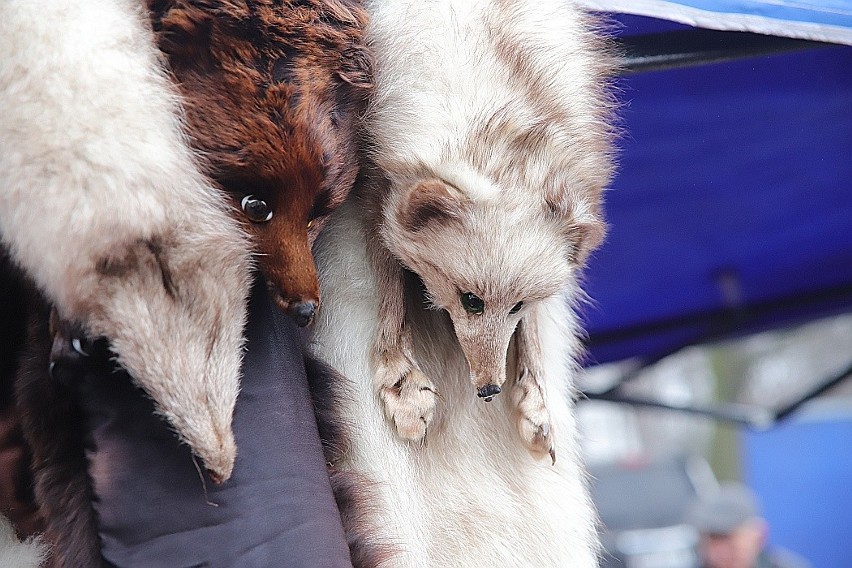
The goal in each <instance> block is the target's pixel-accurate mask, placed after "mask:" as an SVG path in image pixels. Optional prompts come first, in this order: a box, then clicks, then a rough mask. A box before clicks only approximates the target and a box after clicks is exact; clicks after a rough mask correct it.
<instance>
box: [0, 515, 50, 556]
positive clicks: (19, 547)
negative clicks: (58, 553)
mask: <svg viewBox="0 0 852 568" xmlns="http://www.w3.org/2000/svg"><path fill="white" fill-rule="evenodd" d="M47 552H48V548H47V546H45V544H44V543H43V542H42V541H41V540H39V539H38V538H31V539H29V540H27V541H25V542H21V541H19V540H18V537H17V535H15V529H14V528H13V527H12V523H10V522H9V519H7V518H6V517H4V516H3V515H0V566H3V568H37V567H38V566H41V564H42V562H44V561H45V560H46V559H47Z"/></svg>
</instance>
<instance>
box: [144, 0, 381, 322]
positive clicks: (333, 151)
mask: <svg viewBox="0 0 852 568" xmlns="http://www.w3.org/2000/svg"><path fill="white" fill-rule="evenodd" d="M148 5H149V7H150V9H151V18H152V21H153V23H154V29H155V31H156V34H157V38H158V42H159V46H160V48H161V49H162V50H163V52H164V53H165V54H166V55H167V56H168V59H169V63H170V66H171V70H172V73H173V74H174V76H175V78H176V80H177V81H176V82H177V85H178V86H179V88H180V92H181V94H182V96H183V99H184V101H185V107H186V116H187V123H188V125H189V135H190V138H191V140H192V143H193V145H194V147H195V148H197V149H198V150H199V151H200V152H201V153H202V154H203V155H204V157H205V162H206V168H207V172H208V174H209V175H210V176H211V177H212V178H213V179H214V180H215V181H216V182H218V184H219V185H220V186H221V187H223V188H224V189H226V190H227V192H228V194H230V196H231V197H232V200H233V204H234V206H235V209H236V208H239V207H240V206H241V205H242V207H243V212H241V213H240V214H239V215H238V217H240V218H241V219H242V220H243V221H244V222H246V224H247V229H248V230H249V232H250V233H251V234H252V236H253V237H254V241H255V244H256V249H257V250H258V252H260V257H259V262H260V266H261V268H262V269H263V272H264V274H265V275H266V278H267V280H268V282H269V286H270V290H271V292H272V294H273V297H274V298H275V300H276V303H277V304H278V305H279V306H280V307H281V308H282V309H284V310H286V311H288V312H289V313H290V314H291V315H292V316H294V318H295V320H296V322H297V323H298V324H300V325H307V324H308V323H309V322H310V321H311V318H312V317H313V313H314V310H315V309H316V307H317V305H318V302H319V289H318V285H317V279H316V269H315V267H314V263H313V258H312V256H311V251H310V247H311V245H312V244H313V241H314V239H315V238H316V236H317V234H318V233H319V231H320V229H321V228H322V225H323V224H324V222H325V218H326V217H327V216H328V214H329V213H331V211H332V210H334V209H335V208H336V207H337V205H338V204H340V203H341V202H342V201H343V199H344V198H345V196H346V194H347V193H348V191H349V189H350V188H351V187H352V183H353V182H354V181H355V175H356V173H357V169H358V162H357V152H356V148H355V116H356V113H357V112H359V111H361V110H363V102H364V101H365V99H366V93H367V90H368V88H369V84H370V77H369V56H368V53H367V51H366V49H365V47H364V44H363V32H364V26H365V22H366V13H365V12H364V10H363V9H362V8H361V7H360V5H359V3H358V2H356V1H354V0H311V1H307V2H305V1H295V0H283V1H282V0H248V1H244V2H231V1H226V0H202V1H191V2H190V1H187V0H149V1H148ZM269 215H271V217H270V218H269V219H267V216H269Z"/></svg>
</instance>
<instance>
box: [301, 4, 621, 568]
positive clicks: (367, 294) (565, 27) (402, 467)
mask: <svg viewBox="0 0 852 568" xmlns="http://www.w3.org/2000/svg"><path fill="white" fill-rule="evenodd" d="M367 5H368V9H369V11H370V12H371V23H370V24H369V33H368V37H369V40H370V42H371V45H372V47H373V48H374V50H375V62H376V63H375V93H374V97H373V99H372V101H371V103H370V106H369V109H368V112H367V115H366V117H365V134H366V137H367V140H368V144H369V146H368V148H369V149H368V154H369V159H370V161H371V162H372V163H373V164H374V165H375V166H377V167H378V169H379V171H380V172H381V174H382V175H383V176H384V177H385V178H386V179H387V180H388V183H387V187H388V188H389V189H388V190H387V195H384V194H383V193H382V190H381V189H377V188H376V187H370V186H366V187H365V186H362V187H356V189H355V190H354V193H353V198H351V199H350V200H349V201H348V202H347V203H345V204H344V205H343V206H342V207H341V209H340V210H338V212H336V213H335V214H334V215H333V216H332V217H331V219H330V221H329V224H328V225H327V227H326V229H325V232H324V233H323V234H322V235H321V236H320V238H319V240H318V242H317V244H316V247H315V257H316V260H317V266H318V269H319V277H320V288H321V293H322V297H323V307H322V309H321V310H320V312H319V315H318V318H317V321H316V328H315V331H314V338H313V349H314V351H315V352H316V353H317V354H318V355H319V356H320V357H321V358H323V359H324V360H326V361H327V362H328V363H329V364H331V365H332V366H333V367H335V368H336V369H337V370H339V371H340V372H341V373H342V375H343V376H344V377H345V380H346V381H347V383H348V385H347V390H348V391H349V392H351V393H352V396H351V398H350V399H347V400H345V401H343V403H342V408H341V413H342V415H343V417H344V418H345V419H346V420H347V421H348V422H350V423H351V424H352V426H353V427H352V431H353V437H354V440H353V445H352V451H351V453H350V455H349V456H348V457H347V458H346V459H345V460H344V463H343V464H339V465H338V464H335V465H336V467H338V468H339V469H343V470H347V469H348V470H351V471H355V472H358V473H360V474H362V475H363V476H365V477H366V478H368V479H370V480H372V481H373V482H374V486H373V489H374V491H375V492H376V494H377V495H378V500H377V502H376V503H374V506H375V510H376V515H377V516H378V525H379V526H380V527H381V534H379V535H377V536H378V537H379V539H380V540H383V541H385V542H387V543H388V544H390V545H391V546H395V547H396V548H397V551H398V553H397V554H396V555H395V556H393V557H392V558H391V559H390V560H388V561H387V562H385V563H384V564H382V567H383V568H390V567H399V568H403V567H404V568H417V567H435V568H437V567H464V568H478V567H482V568H484V567H489V568H490V567H493V566H500V567H518V568H520V567H524V568H528V567H536V568H539V567H554V568H555V567H572V568H577V567H579V568H585V567H590V566H596V565H597V553H598V543H597V538H596V535H595V523H596V516H595V512H594V510H593V507H592V505H591V502H590V499H589V497H588V492H587V489H586V482H585V473H584V471H583V468H582V466H581V463H580V459H579V456H578V444H577V440H576V436H577V432H576V425H575V418H574V412H573V402H572V394H573V390H572V389H573V387H572V384H571V377H572V375H573V373H574V371H575V363H574V360H575V357H576V355H577V351H578V349H579V342H578V340H577V334H578V333H577V329H576V325H577V324H576V318H575V315H574V314H573V311H572V309H571V305H573V304H574V303H575V302H576V299H577V297H578V296H579V295H580V292H579V288H578V284H577V282H576V270H574V268H568V269H560V270H555V271H552V270H546V269H545V268H542V267H540V266H528V265H529V264H530V263H532V260H531V259H532V258H535V257H536V255H538V258H541V256H540V255H541V251H539V250H537V251H536V252H535V253H534V254H532V253H531V252H530V251H531V250H532V249H538V248H540V247H541V246H543V245H547V244H548V243H549V244H551V245H552V246H553V249H552V253H551V254H552V255H554V256H555V257H560V258H561V257H562V256H563V255H565V258H566V260H564V261H561V260H560V261H554V264H556V265H557V266H563V265H564V266H565V267H567V266H568V260H567V259H568V258H569V257H570V255H568V254H567V251H564V250H560V248H559V247H560V246H563V245H565V242H567V241H568V240H569V239H568V237H560V236H557V235H558V231H557V230H554V227H556V226H557V225H558V224H559V223H557V221H555V220H554V219H553V218H552V216H549V213H547V212H546V209H547V208H546V207H545V199H544V197H545V196H550V194H549V193H548V192H553V195H552V197H554V199H555V201H558V202H559V203H558V205H560V207H561V206H563V205H565V206H567V207H565V210H564V216H565V217H564V219H562V221H560V222H561V223H562V226H565V227H567V226H568V225H569V224H570V223H577V224H579V225H583V224H586V223H589V224H597V225H600V226H601V227H602V222H601V220H600V219H599V217H598V216H597V212H598V211H599V206H600V203H599V200H600V191H601V188H602V186H603V184H605V183H607V181H608V176H609V173H610V161H609V156H608V151H609V143H608V140H609V137H610V129H609V127H608V126H607V118H608V114H609V113H608V108H609V102H608V100H607V97H606V94H605V92H604V89H603V88H602V86H601V83H602V82H604V75H605V67H606V65H605V64H602V63H600V61H599V59H598V58H605V57H604V56H602V55H598V54H596V51H595V48H594V46H595V45H596V42H595V40H594V38H593V36H592V35H591V33H590V27H589V22H588V21H587V19H586V17H585V16H584V15H583V14H582V13H581V12H579V11H578V10H577V9H575V8H574V7H573V6H572V5H571V4H570V3H568V2H564V1H562V0H543V1H539V2H532V1H529V2H524V1H520V0H502V1H501V0H398V1H397V0H381V1H380V0H373V1H371V2H368V3H367ZM495 35H502V37H508V38H510V39H511V40H512V41H514V42H516V43H517V44H518V45H519V46H521V47H523V48H524V49H525V53H526V54H527V55H530V57H531V61H529V62H528V63H529V67H528V69H530V68H532V69H533V71H532V77H521V78H520V79H521V81H524V80H527V81H529V83H528V84H523V82H519V78H518V77H517V76H515V75H514V74H513V71H512V70H511V69H510V68H509V67H508V66H507V62H506V61H505V59H503V60H501V59H500V57H498V56H497V55H496V54H495V47H494V44H493V42H492V39H493V37H495ZM531 92H533V93H534V95H532V96H531V95H530V93H531ZM535 94H537V95H539V96H540V97H542V99H541V100H543V101H544V103H543V104H544V105H545V106H547V112H545V113H544V115H545V116H549V117H551V118H552V117H554V116H556V117H558V118H557V119H554V120H553V121H552V123H548V124H546V125H545V127H544V129H543V131H542V136H541V137H540V138H537V139H535V140H533V141H531V143H530V144H527V145H525V148H524V149H523V150H522V151H519V150H518V148H517V147H514V146H513V145H512V143H513V139H514V138H516V137H517V135H518V134H519V133H523V132H524V131H526V130H528V129H529V128H530V126H534V125H535V124H536V121H537V120H539V119H540V118H541V116H542V113H541V112H540V110H541V109H540V108H539V109H537V108H536V107H535V105H536V104H537V103H536V101H535V100H533V99H534V97H535ZM494 116H499V117H500V120H499V121H498V122H499V125H498V127H497V128H496V129H495V131H494V133H493V135H492V136H491V137H490V138H487V139H483V138H482V136H481V134H479V132H481V127H482V126H483V125H484V124H486V123H488V122H489V120H490V119H491V118H492V117H494ZM424 171H425V172H427V173H426V174H425V175H426V176H427V177H428V176H430V175H431V176H437V177H440V178H442V179H443V180H444V181H445V182H448V183H449V184H451V185H453V186H455V187H456V189H459V190H460V191H462V192H463V193H464V194H465V196H466V197H467V198H468V199H470V200H472V201H473V202H474V203H475V205H474V206H473V208H472V209H473V210H475V211H480V212H481V213H475V214H473V215H479V217H476V218H477V219H479V221H476V223H474V227H473V229H471V230H472V231H473V232H474V233H476V237H475V238H474V237H472V238H471V239H470V240H465V239H464V238H462V237H448V238H445V237H447V235H443V234H438V233H440V232H441V231H442V229H441V225H440V224H438V225H436V228H431V229H429V230H428V231H423V233H422V234H423V236H422V238H421V239H420V240H418V239H417V238H414V239H412V238H411V235H410V234H408V235H405V234H404V229H403V228H402V226H401V225H400V223H399V222H397V220H396V219H395V218H394V216H395V215H398V214H399V213H398V212H396V213H394V211H397V210H399V209H400V208H401V207H402V209H404V206H401V205H400V203H402V202H403V201H404V199H405V198H404V196H405V195H406V193H405V192H407V191H410V188H411V187H412V186H414V185H416V184H417V183H418V182H419V181H420V180H421V179H422V177H423V175H424V174H423V172H424ZM498 180H499V181H498ZM371 209H372V210H375V209H380V210H381V211H382V212H383V213H382V219H381V226H380V227H371V226H366V225H365V223H366V222H367V220H368V219H369V218H370V216H369V215H368V214H367V211H369V210H371ZM501 211H502V213H500V212H501ZM389 212H390V213H389ZM489 215H498V216H499V215H502V217H499V218H498V217H493V216H492V217H489ZM489 218H490V219H492V220H493V222H491V221H488V219H489ZM539 223H540V224H539ZM451 225H452V224H450V223H448V224H447V226H451ZM460 225H462V226H467V225H465V224H464V223H460ZM600 232H602V229H601V231H600ZM378 233H380V234H381V242H382V243H383V246H386V247H388V248H389V249H390V250H391V251H392V252H394V254H397V255H398V257H400V256H403V257H404V256H407V257H410V258H415V259H416V258H423V257H425V258H426V259H427V260H428V262H426V263H425V264H424V266H435V267H437V268H435V270H434V271H435V272H436V273H441V274H442V275H443V274H446V275H449V276H448V278H450V280H451V281H452V283H456V281H457V280H463V279H464V277H465V272H466V271H467V272H471V273H474V272H475V273H477V274H478V276H477V275H473V276H472V278H477V277H481V276H482V274H491V278H492V284H493V286H492V288H493V289H495V290H500V289H502V288H501V287H506V286H508V285H509V284H508V281H509V280H515V281H518V280H520V281H523V280H524V278H523V275H524V273H525V271H524V269H525V268H527V267H529V268H530V270H531V271H532V272H535V274H538V273H539V272H547V273H548V274H549V277H548V276H544V278H550V281H547V282H538V283H537V284H536V285H535V286H534V288H536V289H540V290H551V291H550V292H547V294H550V295H549V296H548V297H545V298H543V299H541V298H536V302H530V303H531V304H534V305H531V306H528V307H527V308H525V309H526V310H535V311H536V314H535V315H536V316H537V317H535V318H530V319H529V321H536V322H537V324H536V325H537V329H536V330H535V333H537V335H538V336H539V340H540V344H541V352H542V353H543V355H542V359H543V360H542V361H541V372H542V374H543V376H542V377H540V378H541V380H542V382H543V385H542V388H543V391H544V392H543V395H544V398H545V400H546V404H547V409H548V411H549V413H550V420H551V424H552V427H553V432H554V440H553V443H554V449H555V452H556V455H557V460H556V463H555V465H551V462H550V460H549V459H534V458H533V457H532V456H531V454H530V452H529V451H527V449H526V448H525V447H524V445H523V444H522V443H521V439H520V436H519V433H518V429H517V427H516V423H515V412H516V407H515V406H514V405H515V403H514V402H513V400H512V398H511V397H510V396H508V394H501V395H499V396H498V397H497V398H495V399H494V401H493V402H491V403H486V402H483V401H482V400H480V399H478V398H477V396H476V393H475V391H474V389H473V388H472V387H471V382H470V380H469V377H468V375H469V368H468V363H467V361H466V359H465V355H464V353H463V352H462V350H461V348H460V345H459V342H458V340H457V339H456V336H455V331H454V329H453V325H452V323H451V321H450V318H449V317H448V315H447V312H445V311H444V310H427V309H425V308H424V307H423V298H421V297H420V294H419V291H418V290H416V289H411V288H412V287H411V286H409V289H407V292H406V294H407V305H406V318H407V320H406V321H407V326H408V328H410V329H412V330H413V346H414V347H413V350H414V352H413V354H412V355H413V358H414V360H416V361H417V363H418V365H419V367H420V370H422V371H423V374H424V375H426V376H427V377H429V379H431V380H432V381H433V382H434V385H435V387H436V390H437V392H438V393H440V394H439V397H438V403H437V408H436V411H435V415H434V418H433V420H432V422H431V424H430V425H429V428H428V433H427V435H426V439H425V442H424V443H423V444H420V443H410V442H406V441H404V440H402V439H401V438H400V437H399V436H398V435H397V432H396V431H395V428H394V426H393V424H391V423H390V421H389V420H388V419H387V417H386V416H385V413H384V411H383V407H382V403H381V402H380V400H379V397H378V396H377V393H376V389H375V386H374V380H373V379H374V373H375V368H374V367H373V364H374V363H373V362H371V358H370V353H371V347H372V345H373V341H374V338H375V337H376V333H377V328H378V325H379V324H378V321H379V314H380V306H379V294H378V290H379V289H380V288H379V282H378V281H377V278H376V273H375V272H374V268H373V267H372V266H373V265H371V262H370V256H369V254H368V243H369V242H370V240H371V239H372V240H375V239H377V238H378V237H377V236H376V235H377V234H378ZM507 233H508V234H511V235H513V237H512V238H511V239H509V238H507ZM548 235H550V236H548ZM448 239H449V240H454V241H458V242H447V241H448ZM513 239H514V240H513ZM462 241H464V242H462ZM573 244H575V245H576V244H577V243H576V242H575V243H573ZM595 244H596V243H595V242H592V243H590V244H589V246H591V247H594V245H595ZM406 247H407V248H406ZM430 247H431V251H430ZM465 247H469V248H470V249H472V252H471V251H468V252H464V251H463V249H464V248H465ZM569 248H570V245H569ZM477 255H478V256H477ZM471 257H472V258H471ZM525 263H526V264H525ZM543 264H546V265H547V266H549V264H548V263H543ZM409 267H411V268H412V269H414V270H417V269H418V268H417V266H411V265H409ZM466 267H467V268H466ZM489 267H491V268H492V269H496V270H497V271H496V272H495V271H494V270H491V271H490V272H489ZM507 268H508V270H506V269H507ZM519 275H520V276H519ZM486 284H487V283H486ZM427 286H428V282H427ZM456 289H458V290H462V291H463V289H462V288H456ZM553 290H557V291H558V290H561V291H558V292H555V293H554V292H553ZM456 294H457V292H456ZM450 296H452V294H450ZM456 298H457V296H456ZM514 301H515V300H514V299H513V300H511V302H512V303H513V302H514ZM511 305H512V304H511V303H509V304H508V306H506V311H508V309H509V307H511ZM437 307H443V308H446V306H437ZM528 315H529V314H528ZM512 353H513V349H512V348H511V347H510V349H509V361H508V368H509V371H510V373H509V374H512V375H514V374H517V369H516V368H515V367H516V361H514V356H513V355H512Z"/></svg>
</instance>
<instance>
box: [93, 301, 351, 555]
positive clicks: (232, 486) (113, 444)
mask: <svg viewBox="0 0 852 568" xmlns="http://www.w3.org/2000/svg"><path fill="white" fill-rule="evenodd" d="M247 337H248V351H247V354H246V358H245V362H244V365H243V366H244V377H243V384H242V391H241V393H240V397H239V400H238V401H237V407H236V412H235V416H234V432H235V436H236V440H237V445H238V452H239V455H238V457H237V462H236V466H235V468H234V473H233V477H232V478H231V479H230V480H229V481H227V482H226V483H224V484H223V485H221V486H215V485H213V484H212V483H211V482H210V481H209V479H208V478H207V477H206V475H205V476H204V481H202V479H201V476H200V473H199V469H198V468H197V467H196V465H195V463H194V462H193V460H192V457H191V454H190V452H189V449H188V448H186V447H185V446H181V445H180V444H178V443H177V440H176V438H175V436H174V434H173V433H172V432H171V431H170V430H169V428H168V427H167V425H166V424H165V423H164V422H163V421H162V420H160V419H159V418H157V417H155V416H154V415H153V412H152V411H153V407H152V405H151V403H150V402H149V401H148V400H147V399H146V398H145V397H144V396H143V395H142V393H141V391H139V390H138V389H136V388H134V387H133V386H131V384H130V382H129V380H128V377H127V375H126V374H124V373H94V372H90V373H88V374H87V375H86V377H85V380H84V382H83V384H82V385H81V387H82V388H83V390H84V392H83V393H82V394H83V396H82V397H81V398H82V400H83V401H84V404H85V405H86V412H87V413H88V416H89V426H90V430H91V447H90V448H89V450H88V458H89V463H90V468H89V472H90V476H91V481H92V487H93V490H94V493H95V495H96V499H95V509H96V511H97V513H98V516H99V526H100V536H101V540H102V545H103V548H102V553H103V556H104V558H105V559H106V560H107V561H108V562H110V563H112V564H114V565H116V566H121V567H126V566H144V567H146V568H149V567H151V568H153V567H158V566H162V567H168V568H181V567H190V566H209V567H223V566H246V567H255V566H258V567H266V566H274V567H293V568H297V567H305V568H308V567H310V568H321V567H329V568H337V567H351V563H350V560H349V551H348V548H347V546H346V540H345V538H344V534H343V529H342V526H341V522H340V517H339V513H338V510H337V507H336V505H335V502H334V498H333V495H332V491H331V487H330V484H329V481H328V476H327V472H326V467H325V460H324V458H323V454H322V449H321V445H320V440H319V435H318V433H317V427H316V422H315V419H314V415H313V410H312V407H311V403H310V396H309V392H308V386H307V381H306V377H305V370H304V363H303V358H302V353H301V348H300V342H299V336H298V332H297V329H296V328H295V326H294V325H293V324H292V323H291V322H290V320H289V319H288V318H287V317H286V316H284V315H283V314H281V313H280V312H279V311H278V310H277V309H275V307H274V306H273V304H272V302H271V301H270V298H269V297H268V294H267V292H266V290H265V289H264V286H262V285H257V286H255V288H254V290H253V294H252V299H251V305H250V315H249V324H248V329H247Z"/></svg>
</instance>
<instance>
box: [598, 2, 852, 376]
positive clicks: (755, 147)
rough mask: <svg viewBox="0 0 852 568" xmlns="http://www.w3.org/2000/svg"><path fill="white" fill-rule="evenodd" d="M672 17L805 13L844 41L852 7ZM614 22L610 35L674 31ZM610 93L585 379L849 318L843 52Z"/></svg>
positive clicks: (850, 52) (851, 287) (669, 76)
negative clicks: (631, 363) (695, 347)
mask: <svg viewBox="0 0 852 568" xmlns="http://www.w3.org/2000/svg"><path fill="white" fill-rule="evenodd" d="M587 3H588V2H587ZM599 4H606V2H600V3H599ZM615 4H618V2H616V3H615ZM629 4H631V5H633V6H634V7H635V6H641V5H648V4H673V3H670V2H635V3H634V2H631V3H629ZM681 4H682V5H684V6H686V7H687V8H689V9H693V8H695V7H697V6H699V5H700V6H701V7H703V8H706V9H709V6H710V5H711V4H713V5H716V6H717V7H719V9H720V10H721V9H722V8H725V9H727V8H728V7H730V6H731V5H733V4H738V5H742V6H748V7H749V9H750V10H751V9H753V10H755V11H758V10H757V7H760V8H761V9H760V10H759V11H761V13H762V15H763V16H766V15H767V14H770V12H772V14H770V15H774V16H777V18H775V19H778V18H781V17H782V16H783V17H791V16H790V14H793V12H795V11H796V10H803V11H804V12H808V13H809V14H810V16H812V17H811V18H810V19H808V20H807V23H814V22H817V23H818V18H823V19H830V21H831V29H832V30H833V29H834V28H838V29H845V30H846V32H847V33H848V32H850V30H852V2H839V1H830V2H822V3H817V2H736V3H735V2H699V1H691V2H683V3H681ZM613 9H615V8H613ZM634 11H635V10H634ZM655 15H657V16H662V15H663V14H662V13H657V14H655ZM749 15H752V14H749ZM617 18H618V19H619V20H620V21H621V23H622V28H621V31H620V34H621V35H631V34H644V33H649V32H652V31H657V30H670V29H673V28H678V29H683V28H684V27H685V26H683V25H679V24H673V23H672V22H671V21H662V20H658V19H650V18H646V17H636V16H624V15H621V16H617ZM670 19H671V20H676V21H682V20H683V18H679V17H672V18H670ZM719 27H723V26H719ZM731 29H740V28H738V27H736V26H734V27H733V28H731ZM822 39H826V38H822ZM619 88H620V97H621V99H622V103H623V106H622V111H621V116H622V127H623V131H624V135H623V137H622V139H621V140H620V144H619V145H620V148H621V153H620V159H619V162H620V167H619V173H618V175H617V177H616V179H615V181H614V183H613V185H612V189H611V190H610V191H609V192H608V193H607V196H606V201H607V205H606V210H607V217H608V222H609V224H610V231H609V235H608V237H607V241H606V243H605V244H604V245H603V247H602V248H601V249H600V250H599V251H598V252H597V254H596V255H595V256H594V258H593V259H592V261H591V264H590V267H589V270H588V271H587V281H586V289H587V290H588V292H589V294H590V296H591V298H592V300H593V303H592V305H590V306H588V307H587V308H585V310H584V317H585V319H586V329H587V330H588V332H589V351H590V355H589V359H588V363H589V364H595V363H602V362H607V361H613V360H618V359H623V358H627V357H632V356H640V357H644V358H647V359H654V358H656V357H659V356H662V355H664V354H666V353H669V352H672V351H674V350H676V349H677V348H679V347H682V346H685V345H690V344H694V343H698V342H702V341H706V340H710V339H715V338H721V337H728V336H731V335H733V334H743V333H748V332H752V331H757V330H762V329H767V328H773V327H778V326H783V325H788V324H792V323H795V322H800V321H804V320H808V319H813V318H816V317H820V316H822V315H829V314H834V313H838V312H842V311H847V310H852V47H848V46H837V47H829V48H819V49H813V50H808V51H802V52H796V53H786V54H783V55H773V56H768V57H760V58H752V59H743V60H739V61H734V62H727V63H723V64H714V65H704V66H699V67H692V68H688V69H675V70H668V71H661V72H651V73H642V74H636V75H631V76H629V77H625V78H622V79H621V80H620V83H619ZM850 355H852V351H851V352H850Z"/></svg>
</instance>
